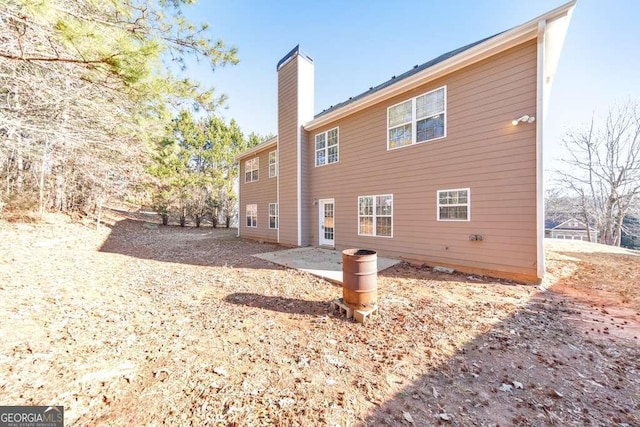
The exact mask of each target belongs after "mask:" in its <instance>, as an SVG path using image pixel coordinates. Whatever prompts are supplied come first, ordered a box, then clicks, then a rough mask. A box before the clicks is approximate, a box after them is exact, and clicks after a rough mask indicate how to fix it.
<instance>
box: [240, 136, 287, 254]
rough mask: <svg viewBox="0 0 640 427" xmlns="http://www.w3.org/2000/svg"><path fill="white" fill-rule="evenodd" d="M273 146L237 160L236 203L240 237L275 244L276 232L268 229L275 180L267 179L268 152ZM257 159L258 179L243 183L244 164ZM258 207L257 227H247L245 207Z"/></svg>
mask: <svg viewBox="0 0 640 427" xmlns="http://www.w3.org/2000/svg"><path fill="white" fill-rule="evenodd" d="M274 149H275V148H274V147H273V146H271V147H267V148H265V149H264V150H262V151H259V152H257V153H255V155H251V156H248V157H244V158H242V159H240V160H239V163H240V200H239V201H238V213H239V219H240V221H239V227H240V237H246V238H251V239H257V240H261V241H265V242H276V241H277V238H278V234H277V232H278V230H273V229H269V203H276V185H277V179H276V178H269V152H270V151H273V150H274ZM254 157H258V159H259V161H258V162H259V178H258V181H255V182H249V183H245V182H244V172H245V162H246V161H247V160H249V159H253V158H254ZM251 204H256V205H258V224H257V225H258V226H257V227H255V228H254V227H247V217H246V213H247V205H251Z"/></svg>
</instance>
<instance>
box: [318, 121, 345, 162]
mask: <svg viewBox="0 0 640 427" xmlns="http://www.w3.org/2000/svg"><path fill="white" fill-rule="evenodd" d="M332 130H335V131H336V141H337V142H336V148H337V150H338V153H337V159H336V161H335V162H331V163H329V132H331V131H332ZM322 134H324V141H325V145H324V148H321V149H320V150H323V151H324V158H325V162H324V163H323V164H321V165H319V164H318V151H320V150H317V149H316V136H318V135H322ZM339 162H340V127H339V126H337V127H334V128H331V129H327V130H326V131H324V132H318V133H317V134H315V135H314V136H313V163H314V164H315V165H316V167H317V168H319V167H322V166H327V165H333V164H336V163H339Z"/></svg>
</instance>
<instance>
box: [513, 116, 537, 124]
mask: <svg viewBox="0 0 640 427" xmlns="http://www.w3.org/2000/svg"><path fill="white" fill-rule="evenodd" d="M535 121H536V118H535V117H533V116H528V115H526V114H525V115H524V116H522V117H519V118H517V119H515V120H512V121H511V124H512V125H514V126H518V123H520V122H522V123H533V122H535Z"/></svg>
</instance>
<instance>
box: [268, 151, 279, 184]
mask: <svg viewBox="0 0 640 427" xmlns="http://www.w3.org/2000/svg"><path fill="white" fill-rule="evenodd" d="M271 154H273V155H274V158H275V161H274V162H273V163H272V162H271ZM272 166H273V173H271V167H272ZM276 176H278V150H273V151H269V178H275V177H276Z"/></svg>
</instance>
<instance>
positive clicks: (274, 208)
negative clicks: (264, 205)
mask: <svg viewBox="0 0 640 427" xmlns="http://www.w3.org/2000/svg"><path fill="white" fill-rule="evenodd" d="M269 228H273V229H275V228H278V204H277V203H269Z"/></svg>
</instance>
